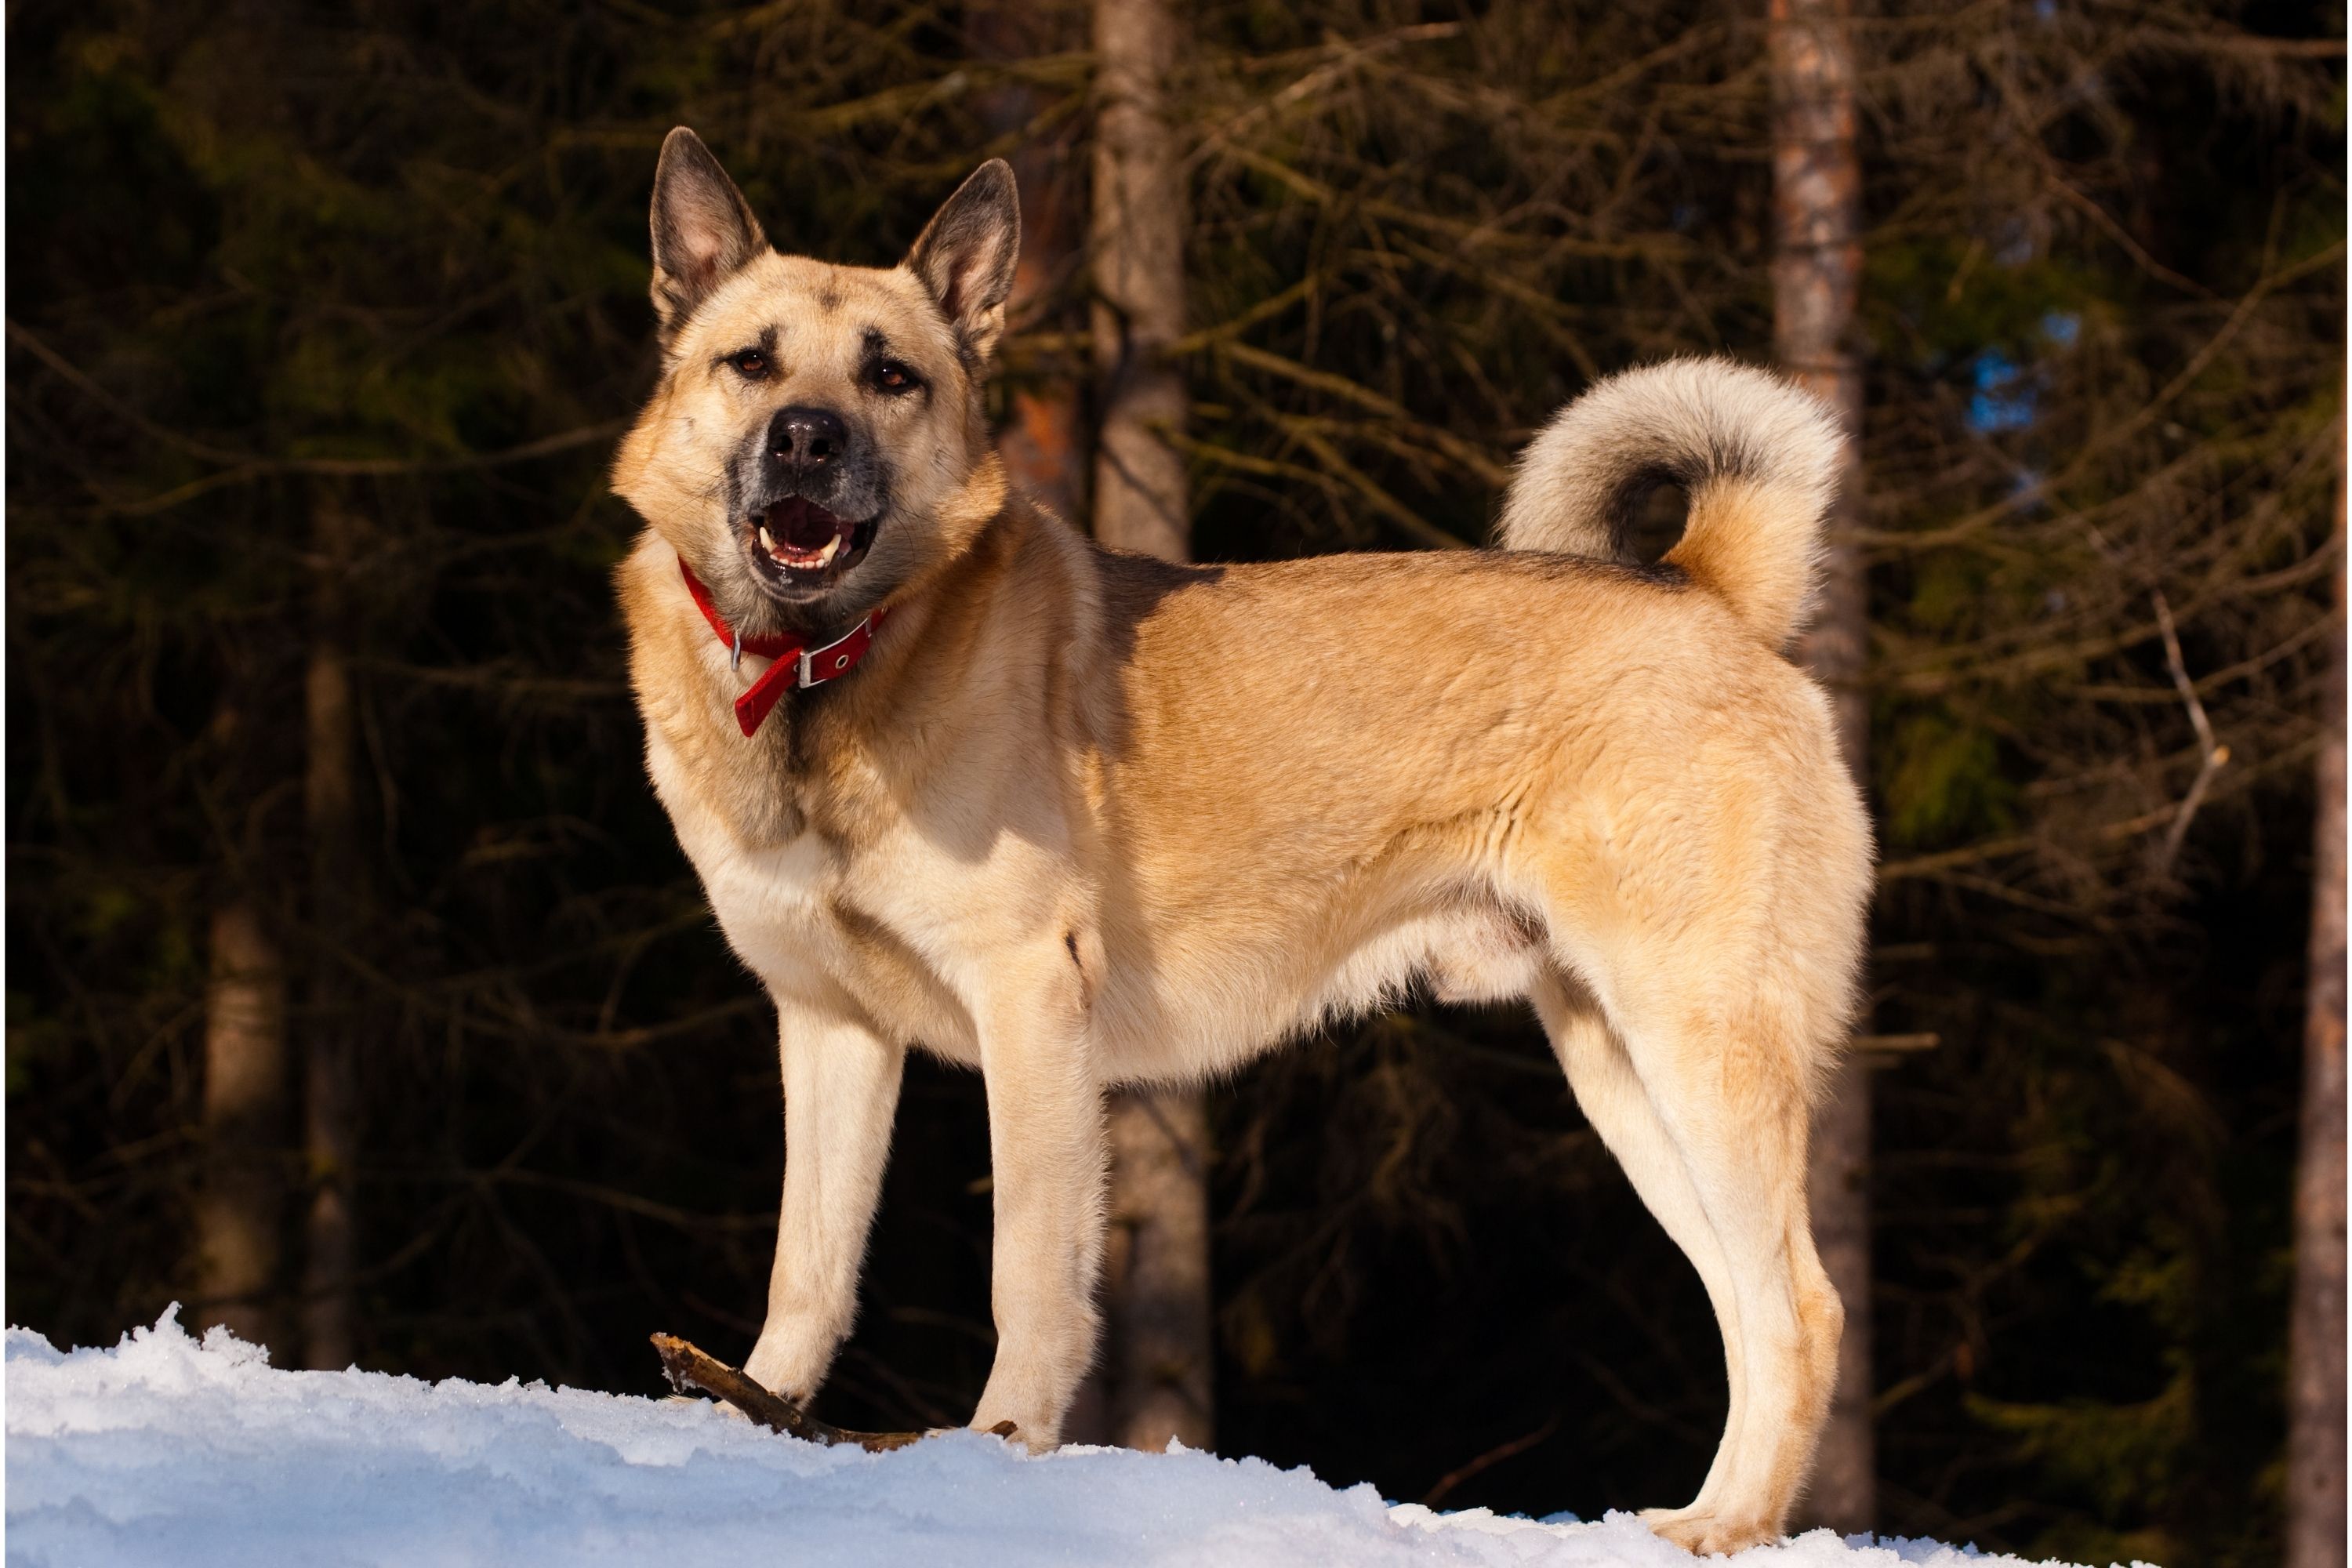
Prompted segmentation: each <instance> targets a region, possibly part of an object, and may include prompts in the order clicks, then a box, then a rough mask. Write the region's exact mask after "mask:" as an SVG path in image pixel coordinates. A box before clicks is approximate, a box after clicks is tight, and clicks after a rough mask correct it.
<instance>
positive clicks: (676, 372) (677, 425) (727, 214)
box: [613, 126, 1021, 636]
mask: <svg viewBox="0 0 2352 1568" xmlns="http://www.w3.org/2000/svg"><path fill="white" fill-rule="evenodd" d="M1020 249H1021V215H1020V206H1019V204H1018V200H1017V198H1016V196H1015V194H1014V191H1013V171H1012V170H1011V169H1010V168H1009V167H1007V166H1006V165H1005V163H1003V161H1002V160H992V161H990V162H989V163H983V164H982V165H981V167H980V170H979V171H978V172H977V173H976V174H973V175H972V176H971V178H970V179H968V180H966V181H965V182H964V183H963V186H962V188H961V189H960V190H958V191H957V192H956V194H955V195H952V196H950V198H949V199H948V202H947V205H945V206H943V207H941V208H940V210H939V213H938V215H937V216H934V217H933V218H932V219H931V221H930V223H929V226H926V227H925V228H924V230H923V233H922V237H921V238H919V239H918V240H916V241H915V247H914V248H913V249H912V250H911V251H909V252H908V255H907V258H906V260H904V261H903V262H901V263H899V264H898V266H897V267H894V268H868V267H835V266H832V265H829V264H827V263H825V262H823V261H818V260H814V259H813V258H808V257H800V256H780V255H778V254H777V253H776V252H775V251H774V250H773V249H772V248H771V247H770V246H769V244H768V241H767V237H766V236H765V235H763V234H762V233H761V230H760V225H759V221H758V220H757V219H756V218H754V217H753V216H751V207H750V206H749V205H746V203H745V202H744V200H743V195H742V193H741V192H740V191H739V190H737V189H736V188H735V183H734V182H733V181H732V180H730V179H729V178H728V177H727V172H726V171H725V170H723V169H721V168H720V167H719V161H718V159H716V158H714V157H712V156H711V153H710V150H709V148H708V147H705V146H704V145H703V144H702V142H701V139H700V138H698V136H696V135H695V133H694V132H691V131H688V130H687V129H686V128H685V127H683V126H680V127H679V128H678V129H677V130H676V131H673V132H670V133H669V140H668V141H667V142H664V143H663V144H662V153H661V163H660V166H659V167H658V168H657V169H656V171H655V174H654V201H653V259H654V277H653V297H654V310H655V313H656V316H657V317H658V318H659V321H660V331H661V343H662V381H661V385H660V386H659V388H658V389H656V392H655V394H654V395H653V398H652V399H651V401H650V402H648V403H647V404H646V408H645V411H644V413H643V414H641V415H640V416H638V419H637V423H636V426H635V428H634V429H632V430H631V431H630V432H629V435H628V437H627V438H626V439H625V441H624V442H623V443H622V445H621V451H620V456H619V458H618V459H617V461H616V462H615V463H614V479H613V488H614V489H615V490H617V491H618V492H619V493H620V494H621V495H622V496H623V497H624V498H625V499H626V500H628V501H629V503H630V504H631V505H633V506H635V508H636V509H637V510H638V512H639V513H640V514H641V515H643V516H644V517H645V519H646V521H648V522H650V523H651V524H653V526H654V528H655V529H656V531H659V532H660V533H661V535H662V537H663V538H665V539H666V540H667V541H668V542H669V543H670V544H671V545H672V546H674V547H675V548H676V549H677V552H678V553H679V554H680V555H681V556H683V557H685V559H686V561H687V563H688V564H689V565H690V566H692V567H693V568H694V570H695V573H696V574H697V575H698V576H699V577H701V578H702V580H703V581H704V583H705V584H708V585H709V589H710V592H711V595H712V596H713V598H714V599H716V600H717V601H718V604H719V610H720V613H721V614H723V615H725V616H727V618H728V620H729V621H730V624H732V625H733V626H736V627H738V628H739V629H740V630H742V631H744V632H747V633H751V634H755V635H756V634H762V633H767V632H772V631H788V632H793V633H796V634H801V635H804V636H805V635H814V634H819V633H824V632H830V631H835V630H838V629H840V628H842V627H845V626H848V625H849V624H851V623H853V622H854V621H856V619H857V617H859V616H863V615H864V614H865V613H866V611H868V610H870V609H872V608H873V607H874V606H875V605H878V604H880V603H882V602H883V600H884V599H886V598H887V596H888V595H890V594H891V593H892V591H893V590H895V589H897V588H898V587H899V586H901V585H902V584H908V583H909V582H912V581H915V580H917V579H919V578H921V577H923V576H924V575H926V574H929V573H930V572H932V571H935V570H937V569H939V568H940V567H941V566H943V565H945V564H946V563H949V562H950V561H952V560H953V559H954V558H955V556H956V555H958V554H959V553H961V551H962V549H963V547H964V546H965V544H967V543H968V542H970V541H971V537H972V536H973V535H974V534H975V533H976V532H977V531H979V529H980V528H981V526H982V524H984V523H985V522H986V521H988V519H989V518H990V517H992V516H993V515H994V514H995V512H996V510H997V509H998V508H999V507H1000V506H1002V505H1003V499H1004V480H1003V468H1002V466H1001V465H1000V464H999V463H998V461H997V460H996V458H995V454H994V451H993V449H992V447H991V446H990V444H989V441H988V432H987V425H986V420H985V416H984V412H983V407H982V389H983V384H984V380H985V375H986V371H987V366H988V362H989V357H990V355H991V354H992V353H993V352H994V350H995V346H996V340H997V337H998V336H999V334H1000V333H1001V332H1002V331H1003V326H1004V301H1005V297H1006V295H1007V294H1009V293H1010V292H1011V291H1012V288H1013V264H1014V262H1015V260H1016V259H1017V258H1018V256H1019V253H1020Z"/></svg>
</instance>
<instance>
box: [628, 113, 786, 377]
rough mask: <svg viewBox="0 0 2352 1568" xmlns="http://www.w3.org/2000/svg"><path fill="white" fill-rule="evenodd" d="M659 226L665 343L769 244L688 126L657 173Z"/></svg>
mask: <svg viewBox="0 0 2352 1568" xmlns="http://www.w3.org/2000/svg"><path fill="white" fill-rule="evenodd" d="M653 229H654V313H655V314H656V316H658V317H659V318H660V319H661V338H662V342H664V343H665V344H667V342H669V340H670V338H671V337H672V336H673V335H674V334H675V333H676V332H677V329H678V328H679V327H680V326H681V325H682V324H684V322H685V321H686V319H687V317H688V316H689V315H692V314H693V313H694V308H695V307H696V306H697V305H699V304H701V303H702V301H703V300H707V299H709V297H710V292H711V290H712V289H716V288H718V287H719V285H720V284H721V283H724V282H725V281H727V279H730V278H731V277H733V276H734V274H735V272H736V270H737V269H738V268H740V267H742V266H743V264H744V263H745V262H748V261H750V260H751V258H753V257H755V256H757V255H759V254H760V252H761V251H762V250H765V249H766V248H767V247H768V237H767V236H766V235H764V234H761V232H760V222H759V220H758V219H757V218H755V217H753V216H751V205H750V204H749V203H747V202H746V201H744V199H743V193H742V192H740V191H739V190H737V189H736V188H735V182H734V181H732V180H730V179H729V178H728V177H727V171H726V170H724V169H722V168H720V167H719V160H718V159H716V158H714V157H712V156H711V155H710V149H709V148H708V147H706V146H704V145H703V144H702V138H701V137H699V136H697V135H696V134H695V133H694V132H691V131H688V129H687V128H686V127H685V126H683V125H681V126H679V127H678V128H677V130H675V131H673V132H670V133H669V137H668V139H667V140H666V141H665V142H662V150H661V163H660V166H659V167H657V168H656V169H655V170H654V213H653Z"/></svg>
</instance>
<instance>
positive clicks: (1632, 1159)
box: [1528, 967, 1747, 1524]
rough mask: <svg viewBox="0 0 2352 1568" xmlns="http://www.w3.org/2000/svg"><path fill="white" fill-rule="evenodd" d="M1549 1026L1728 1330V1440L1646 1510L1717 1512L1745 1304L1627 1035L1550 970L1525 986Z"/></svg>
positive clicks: (1732, 1437) (1604, 1138) (1738, 1396)
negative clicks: (1681, 1495) (1676, 1495)
mask: <svg viewBox="0 0 2352 1568" xmlns="http://www.w3.org/2000/svg"><path fill="white" fill-rule="evenodd" d="M1528 1000H1529V1001H1531V1002H1533V1003H1534V1004H1535V1009H1536V1016H1538V1017H1539V1018H1541V1019H1542V1020H1543V1026H1544V1033H1545V1034H1547V1035H1549V1037H1551V1048H1552V1052H1553V1054H1554V1055H1556V1056H1558V1057H1559V1065H1560V1068H1561V1069H1562V1070H1564V1071H1565V1072H1566V1073H1567V1074H1568V1084H1569V1088H1570V1089H1573V1090H1574V1091H1575V1094H1576V1102H1577V1104H1578V1105H1579V1106H1580V1107H1581V1108H1582V1109H1583V1111H1584V1115H1585V1119H1586V1120H1587V1121H1591V1123H1592V1129H1593V1131H1596V1132H1598V1133H1600V1134H1601V1142H1603V1143H1605V1144H1607V1145H1608V1146H1609V1152H1611V1153H1612V1154H1614V1155H1616V1156H1617V1163H1619V1164H1620V1165H1622V1166H1623V1167H1624V1170H1625V1175H1626V1178H1627V1179H1628V1180H1629V1181H1631V1182H1632V1183H1633V1191H1634V1192H1635V1193H1636V1194H1639V1195H1640V1197H1641V1199H1642V1202H1643V1204H1644V1205H1647V1206H1648V1208H1649V1210H1650V1213H1651V1214H1652V1215H1654V1217H1655V1218H1656V1219H1657V1222H1658V1224H1659V1225H1660V1226H1662V1227H1664V1230H1665V1233H1666V1235H1667V1236H1668V1237H1671V1238H1672V1239H1673V1241H1674V1244H1675V1246H1676V1247H1681V1248H1682V1250H1683V1256H1684V1257H1685V1258H1689V1259H1690V1262H1691V1267H1692V1268H1695V1269H1696V1270H1697V1271H1698V1277H1699V1282H1700V1283H1701V1284H1702V1285H1704V1286H1705V1287H1706V1297H1707V1300H1708V1302H1709V1303H1710V1304H1711V1305H1712V1306H1713V1307H1714V1308H1715V1316H1716V1321H1717V1323H1718V1324H1719V1325H1720V1327H1721V1330H1722V1333H1723V1362H1724V1373H1725V1381H1726V1382H1727V1384H1728V1385H1729V1388H1730V1396H1731V1408H1730V1411H1729V1413H1728V1414H1727V1415H1726V1417H1725V1419H1724V1426H1723V1441H1722V1442H1721V1443H1720V1444H1718V1445H1717V1447H1716V1451H1715V1460H1714V1462H1713V1463H1712V1464H1710V1465H1709V1466H1708V1467H1707V1470H1706V1481H1705V1482H1704V1483H1702V1484H1701V1485H1700V1487H1699V1489H1698V1496H1697V1497H1696V1499H1695V1500H1693V1501H1692V1502H1691V1504H1690V1505H1689V1507H1687V1508H1685V1509H1679V1510H1673V1511H1671V1512H1669V1511H1666V1510H1652V1512H1651V1513H1650V1514H1649V1515H1647V1516H1645V1517H1647V1518H1649V1519H1650V1521H1651V1522H1652V1523H1653V1524H1664V1523H1670V1522H1672V1521H1675V1520H1677V1519H1680V1518H1682V1517H1684V1516H1685V1515H1689V1516H1696V1515H1703V1514H1706V1513H1709V1512H1711V1511H1712V1510H1713V1507H1714V1503H1715V1499H1716V1496H1717V1492H1718V1491H1720V1489H1722V1486H1723V1482H1724V1477H1725V1475H1726V1473H1727V1470H1728V1469H1729V1468H1730V1466H1731V1463H1732V1459H1733V1451H1734V1447H1735V1444H1736V1442H1737V1439H1738V1436H1739V1427H1740V1418H1741V1415H1742V1414H1743V1411H1744V1408H1745V1405H1746V1399H1745V1395H1746V1392H1747V1390H1746V1381H1747V1380H1746V1377H1745V1375H1744V1374H1745V1367H1744V1365H1743V1363H1742V1362H1741V1359H1740V1334H1739V1302H1738V1297H1737V1296H1736V1295H1735V1294H1734V1292H1733V1289H1732V1280H1731V1265H1730V1262H1729V1261H1728V1259H1727V1258H1726V1257H1725V1256H1724V1251H1723V1247H1722V1244H1721V1243H1720V1242H1719V1241H1717V1239H1716V1235H1715V1227H1714V1226H1713V1225H1712V1224H1710V1223H1709V1222H1708V1220H1707V1217H1706V1208H1705V1206H1704V1205H1702V1204H1701V1203H1700V1202H1699V1195H1698V1189H1697V1188H1696V1187H1695V1186H1693V1185H1692V1184H1691V1179H1690V1174H1689V1172H1688V1171H1687V1170H1686V1169H1685V1166H1684V1163H1683V1157H1682V1153H1681V1152H1680V1151H1679V1150H1677V1149H1676V1148H1675V1142H1674V1139H1673V1137H1672V1136H1671V1135H1670V1134H1669V1133H1668V1132H1667V1131H1666V1125H1665V1123H1664V1121H1660V1120H1659V1118H1658V1112H1657V1110H1656V1108H1655V1107H1654V1106H1652V1105H1651V1103H1650V1094H1649V1090H1648V1089H1645V1088H1643V1084H1642V1079H1641V1078H1640V1076H1639V1075H1638V1074H1636V1073H1635V1072H1634V1070H1633V1058H1631V1057H1629V1056H1627V1055H1626V1053H1625V1045H1624V1042H1623V1041H1622V1040H1620V1039H1618V1038H1617V1037H1616V1036H1615V1035H1613V1034H1612V1033H1611V1031H1610V1028H1609V1022H1608V1020H1607V1019H1606V1018H1605V1017H1603V1016H1601V1007H1600V1005H1599V1004H1598V1003H1597V1002H1595V1001H1594V1000H1593V999H1592V996H1591V994H1590V993H1589V992H1587V991H1586V990H1585V989H1584V987H1583V986H1582V985H1581V984H1579V983H1577V982H1576V981H1575V980H1573V979H1570V978H1569V977H1568V976H1566V975H1564V974H1562V973H1560V972H1559V970H1557V969H1554V968H1549V967H1547V968H1546V969H1545V971H1544V972H1543V973H1541V974H1540V975H1538V978H1537V980H1536V983H1535V984H1534V985H1533V986H1532V987H1531V988H1530V989H1529V991H1528Z"/></svg>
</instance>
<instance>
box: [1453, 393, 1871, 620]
mask: <svg viewBox="0 0 2352 1568" xmlns="http://www.w3.org/2000/svg"><path fill="white" fill-rule="evenodd" d="M1844 449H1845V437H1844V434H1843V432H1842V431H1841V430H1840V429H1839V428H1838V423H1837V420H1836V419H1835V417H1834V416H1832V414H1831V413H1830V410H1829V408H1828V407H1827V406H1826V405H1824V404H1822V402H1821V400H1820V399H1818V398H1816V397H1814V396H1813V395H1811V393H1808V392H1804V391H1802V390H1801V389H1799V388H1798V387H1796V386H1793V385H1791V384H1790V383H1788V382H1786V381H1783V380H1781V379H1780V377H1779V376H1777V375H1774V374H1771V373H1770V372H1769V371H1763V370H1758V369H1756V368H1755V367H1753V366H1751V365H1744V364H1738V363H1734V362H1732V361H1730V360H1725V359H1678V360H1669V361H1667V362H1666V363H1663V364H1654V365H1648V366H1645V367H1643V368H1642V369H1640V370H1630V371H1627V372H1625V373H1623V374H1621V375H1613V376H1611V377H1610V378H1609V379H1608V380H1606V381H1603V382H1601V383H1600V384H1598V385H1596V386H1594V387H1593V388H1592V390H1591V391H1590V392H1587V393H1586V394H1585V395H1583V396H1581V397H1580V398H1578V399H1577V400H1576V401H1575V402H1573V403H1571V404H1570V405H1568V406H1567V407H1566V408H1563V409H1561V410H1560V411H1559V415H1558V416H1555V417H1554V418H1553V420H1552V422H1551V423H1550V424H1549V425H1548V426H1545V427H1544V429H1543V431H1542V433H1541V434H1540V435H1538V436H1537V437H1536V438H1535V439H1534V440H1533V441H1530V442H1529V443H1528V449H1527V451H1526V452H1525V453H1524V454H1522V455H1521V457H1520V458H1519V469H1518V474H1517V478H1515V479H1513V480H1512V481H1511V488H1510V491H1509V493H1508V494H1507V496H1505V498H1504V500H1503V519H1502V523H1501V526H1500V527H1499V529H1498V530H1497V540H1498V542H1500V543H1501V545H1502V546H1503V548H1505V549H1506V550H1543V551H1552V552H1559V553H1562V554H1568V555H1580V556H1583V557H1586V558H1587V559H1590V560H1595V561H1621V562H1630V561H1631V560H1632V559H1633V557H1632V556H1631V554H1630V553H1629V552H1628V550H1627V540H1626V535H1627V533H1628V531H1629V530H1630V527H1631V524H1632V522H1633V517H1634V515H1635V510H1636V508H1637V507H1638V506H1639V505H1640V503H1641V501H1642V500H1643V497H1644V496H1646V495H1647V494H1648V493H1649V492H1650V490H1651V489H1654V488H1655V487H1656V486H1658V485H1661V484H1675V485H1680V486H1681V487H1682V489H1683V492H1684V494H1685V495H1686V496H1687V497H1688V498H1689V501H1690V516H1689V521H1688V522H1687V523H1685V526H1684V530H1683V537H1682V541H1681V542H1679V543H1678V544H1676V545H1675V547H1674V549H1672V550H1671V551H1669V552H1666V557H1665V562H1666V564H1668V565H1671V566H1677V567H1680V568H1681V569H1682V570H1683V571H1684V572H1685V574H1688V575H1689V577H1690V578H1691V579H1692V581H1694V582H1696V583H1697V584H1700V585H1701V586H1703V587H1706V588H1707V589H1709V590H1711V591H1712V592H1714V593H1715V594H1716V595H1718V596H1720V597H1721V598H1722V599H1723V600H1724V601H1725V602H1726V603H1727V604H1728V605H1730V606H1731V608H1732V611H1733V613H1734V614H1736V615H1738V616H1739V618H1740V619H1741V620H1742V621H1744V622H1746V623H1747V624H1748V626H1751V627H1753V628H1754V629H1755V631H1756V633H1757V634H1758V635H1759V637H1763V638H1764V640H1765V641H1767V642H1769V643H1770V644H1771V645H1772V646H1773V647H1782V646H1783V645H1785V644H1786V643H1787V642H1788V640H1789V638H1790V637H1791V636H1792V635H1793V634H1794V633H1795V632H1796V630H1797V627H1798V626H1800V625H1801V624H1802V623H1803V619H1804V616H1806V614H1807V612H1808V611H1809V610H1810V609H1811V603H1812V596H1813V588H1814V583H1815V579H1816V578H1817V577H1818V576H1819V574H1820V556H1821V549H1822V521H1823V518H1824V515H1825V514H1826V513H1827V511H1828V510H1829V506H1830V501H1831V500H1832V497H1833V496H1834V495H1835V493H1836V489H1837V481H1838V469H1839V468H1840V466H1841V464H1842V463H1843V458H1844Z"/></svg>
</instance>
